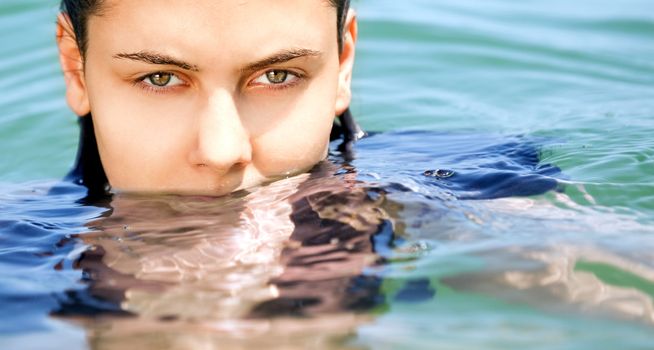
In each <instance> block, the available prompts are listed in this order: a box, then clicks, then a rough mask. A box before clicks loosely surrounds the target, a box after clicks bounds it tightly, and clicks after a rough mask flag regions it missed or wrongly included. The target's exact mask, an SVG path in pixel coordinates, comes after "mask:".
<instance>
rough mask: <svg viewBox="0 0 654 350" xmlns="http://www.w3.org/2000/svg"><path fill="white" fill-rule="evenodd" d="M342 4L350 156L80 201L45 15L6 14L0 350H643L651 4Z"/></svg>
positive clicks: (42, 5) (651, 292)
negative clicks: (350, 9)
mask: <svg viewBox="0 0 654 350" xmlns="http://www.w3.org/2000/svg"><path fill="white" fill-rule="evenodd" d="M354 5H355V7H356V8H357V9H358V13H359V19H360V23H361V24H360V42H359V46H358V50H359V51H358V57H357V67H356V74H355V77H354V84H355V91H354V102H353V111H354V114H355V115H356V117H357V119H358V120H359V121H360V122H361V123H362V125H363V127H364V129H366V130H368V131H375V132H373V133H371V135H370V136H369V137H368V138H365V139H363V140H362V141H360V142H359V143H358V144H357V146H356V147H355V150H354V154H353V156H354V157H353V158H351V157H350V156H351V155H344V154H341V153H340V152H339V151H338V148H337V147H338V143H334V144H333V145H332V146H333V147H332V152H331V155H330V157H329V159H328V161H326V162H323V163H321V164H320V165H319V166H317V167H316V168H315V169H314V170H313V171H312V172H311V173H310V174H304V175H301V176H298V177H295V178H291V179H286V180H282V181H279V182H276V183H273V184H271V185H269V186H264V187H261V188H257V189H252V190H251V191H243V192H240V193H235V194H233V195H230V196H226V197H223V198H207V197H176V196H147V197H146V196H134V195H114V196H113V197H110V198H104V199H99V200H98V199H94V200H91V199H89V198H86V197H85V190H84V188H81V187H79V186H76V185H73V184H70V183H64V182H61V181H60V179H62V178H63V177H64V175H65V174H66V172H67V170H68V169H69V168H70V166H71V164H72V162H73V159H74V155H75V151H76V143H77V132H78V129H77V125H76V120H75V117H74V116H73V115H72V114H71V113H70V112H69V111H68V110H67V108H66V106H65V102H64V97H63V79H62V77H61V74H60V73H59V68H58V63H57V57H56V49H55V46H54V20H55V16H56V13H57V10H56V7H57V2H56V1H53V0H40V1H38V0H34V1H24V0H3V1H2V2H1V3H0V47H1V49H0V92H1V93H0V145H1V147H2V148H1V149H2V150H3V151H4V152H1V153H0V281H1V283H0V349H62V348H67V349H87V348H88V349H130V348H134V349H164V348H172V349H205V348H206V349H213V348H221V349H222V348H228V349H243V348H253V349H259V348H271V349H289V348H298V349H303V348H316V349H319V348H325V349H341V348H345V349H440V348H442V349H524V348H527V349H651V348H652V344H654V303H653V302H654V229H653V228H652V227H654V226H652V225H654V181H653V180H654V138H652V137H651V135H653V134H654V59H653V58H654V3H652V2H651V1H649V0H627V1H620V2H616V1H613V2H611V1H605V0H596V1H590V0H577V1H562V0H554V1H551V0H550V1H544V0H536V1H528V2H525V1H523V2H519V1H508V0H506V1H501V0H489V1H467V0H458V1H431V0H430V1H428V0H410V1H404V2H398V1H390V0H375V1H372V0H360V1H358V2H355V4H354Z"/></svg>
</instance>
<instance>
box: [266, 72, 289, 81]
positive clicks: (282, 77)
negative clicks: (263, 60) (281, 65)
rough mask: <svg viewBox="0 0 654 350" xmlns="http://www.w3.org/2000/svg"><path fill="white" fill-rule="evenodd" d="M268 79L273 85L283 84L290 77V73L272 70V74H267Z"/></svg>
mask: <svg viewBox="0 0 654 350" xmlns="http://www.w3.org/2000/svg"><path fill="white" fill-rule="evenodd" d="M266 77H267V78H268V81H270V82H271V83H273V84H281V83H283V82H285V81H286V77H288V72H285V71H283V70H271V71H270V72H267V73H266Z"/></svg>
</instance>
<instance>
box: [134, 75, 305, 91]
mask: <svg viewBox="0 0 654 350" xmlns="http://www.w3.org/2000/svg"><path fill="white" fill-rule="evenodd" d="M271 71H280V72H284V73H286V74H288V75H289V76H293V77H295V79H294V80H293V81H292V82H290V83H286V82H285V83H281V84H273V83H270V84H259V85H255V86H264V88H265V89H268V90H274V91H279V90H285V89H288V88H292V87H294V86H296V85H298V84H299V83H300V82H302V81H303V80H304V79H305V78H306V75H305V74H302V73H298V72H294V71H290V70H288V69H268V70H266V71H264V72H262V73H261V74H259V75H257V76H256V77H255V79H252V81H254V80H256V79H258V78H260V77H261V76H263V75H266V74H267V73H269V72H271ZM155 74H170V75H172V76H173V77H174V78H176V79H179V80H180V81H182V82H184V84H179V85H174V86H156V85H153V84H149V83H146V82H145V81H146V80H147V79H149V78H151V77H152V76H154V75H155ZM133 84H134V85H135V86H138V87H139V88H141V89H143V90H145V91H147V92H153V93H157V94H162V93H168V92H169V91H170V90H174V89H177V88H179V87H180V86H185V85H188V84H186V82H185V81H184V79H182V78H180V77H179V76H178V75H177V74H175V73H171V72H165V71H159V72H153V73H149V74H146V75H142V76H140V77H139V78H137V79H136V80H134V81H133ZM248 85H250V83H248Z"/></svg>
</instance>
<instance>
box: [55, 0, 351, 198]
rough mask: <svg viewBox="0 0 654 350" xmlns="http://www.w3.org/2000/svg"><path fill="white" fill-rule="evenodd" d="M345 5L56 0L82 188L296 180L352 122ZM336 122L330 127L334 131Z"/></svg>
mask: <svg viewBox="0 0 654 350" xmlns="http://www.w3.org/2000/svg"><path fill="white" fill-rule="evenodd" d="M348 3H349V1H348V0H310V1H307V0H281V1H274V2H271V1H266V0H252V1H247V2H235V1H214V0H202V1H194V2H193V3H192V4H191V3H189V2H188V1H183V0H168V1H165V2H162V1H160V0H144V1H127V0H85V1H79V0H64V1H62V13H61V15H60V16H59V18H58V22H57V42H58V46H59V52H60V61H61V65H62V68H63V71H64V76H65V81H66V98H67V102H68V104H69V106H70V108H71V109H72V110H73V111H74V112H75V113H76V114H77V115H79V116H81V118H82V119H81V120H82V122H81V124H82V142H81V146H80V152H79V160H78V164H77V166H76V167H75V169H74V171H73V173H72V174H71V176H72V177H73V178H74V179H76V180H79V181H80V182H81V183H83V184H85V185H86V186H88V187H89V188H90V190H91V191H94V192H97V191H100V192H101V191H103V190H104V188H105V187H106V185H109V186H111V187H112V188H113V189H114V190H118V191H127V192H164V193H180V194H208V195H223V194H227V193H230V192H232V191H235V190H239V189H243V188H248V187H252V186H255V185H258V184H261V183H265V182H269V181H273V180H275V179H279V178H283V177H288V176H292V175H295V174H298V173H302V172H305V171H307V170H308V169H310V168H311V167H313V166H314V165H315V164H316V163H317V162H319V161H320V160H322V159H324V158H325V156H326V154H327V148H328V143H329V141H330V135H332V137H333V135H334V134H341V135H344V138H345V140H346V141H349V140H352V139H354V138H355V137H356V135H357V134H358V132H360V131H359V130H358V129H357V127H356V125H355V124H354V123H353V121H352V119H351V116H350V115H349V113H348V107H349V104H350V97H351V90H350V83H351V78H352V67H353V64H354V53H355V43H356V39H357V22H356V17H355V13H354V12H353V11H352V10H351V9H349V6H348V5H349V4H348ZM336 116H340V120H341V121H340V123H338V125H336V127H335V128H334V130H332V129H333V125H334V124H333V123H334V119H335V117H336Z"/></svg>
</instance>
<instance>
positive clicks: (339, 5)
mask: <svg viewBox="0 0 654 350" xmlns="http://www.w3.org/2000/svg"><path fill="white" fill-rule="evenodd" d="M327 1H328V2H329V4H330V5H331V6H333V7H335V8H336V25H337V28H338V44H339V48H341V47H342V45H343V26H344V25H345V19H346V17H347V10H348V9H349V8H350V0H327ZM104 3H105V0H61V6H60V9H61V12H64V13H66V14H68V17H69V18H70V22H71V25H72V27H73V30H74V31H75V39H76V40H77V46H78V47H79V49H80V53H81V54H82V56H84V53H85V52H86V49H87V47H88V32H87V30H86V29H87V27H86V24H87V21H88V18H89V17H91V16H94V15H101V14H102V11H103V5H104Z"/></svg>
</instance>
